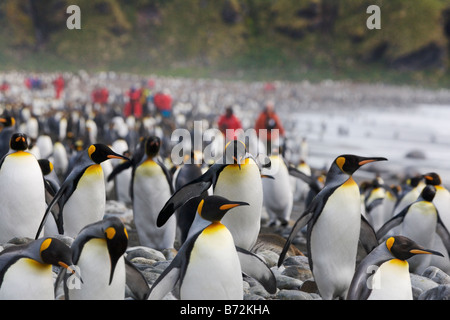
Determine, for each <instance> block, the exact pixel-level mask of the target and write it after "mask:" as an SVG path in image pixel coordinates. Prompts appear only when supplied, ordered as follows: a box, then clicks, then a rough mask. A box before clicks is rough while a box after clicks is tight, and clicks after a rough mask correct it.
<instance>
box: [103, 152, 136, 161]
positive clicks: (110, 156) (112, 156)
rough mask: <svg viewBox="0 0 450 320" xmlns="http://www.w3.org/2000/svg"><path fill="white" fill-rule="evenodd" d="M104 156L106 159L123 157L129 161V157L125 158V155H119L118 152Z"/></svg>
mask: <svg viewBox="0 0 450 320" xmlns="http://www.w3.org/2000/svg"><path fill="white" fill-rule="evenodd" d="M106 157H107V158H108V159H124V160H127V161H130V159H129V158H127V157H125V156H121V155H120V154H117V153H113V154H108V155H107V156H106Z"/></svg>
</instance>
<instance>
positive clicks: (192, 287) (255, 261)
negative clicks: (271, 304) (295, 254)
mask: <svg viewBox="0 0 450 320" xmlns="http://www.w3.org/2000/svg"><path fill="white" fill-rule="evenodd" d="M245 205H248V204H247V203H245V202H240V201H230V200H228V199H226V198H223V197H220V196H215V195H212V196H207V197H206V198H204V199H202V200H201V201H200V203H199V205H198V207H197V209H196V214H197V215H198V216H200V217H201V218H202V219H204V220H205V221H208V224H207V226H206V227H204V228H203V229H201V230H199V231H198V232H196V233H195V234H194V235H192V236H190V237H188V239H187V240H186V242H185V243H184V244H183V245H182V246H181V248H180V250H179V251H178V253H177V255H176V256H175V258H174V259H173V260H172V262H171V263H170V265H169V266H168V267H167V268H166V269H165V270H164V271H163V273H162V274H161V275H160V277H159V278H158V279H157V280H156V281H155V282H154V283H153V285H152V288H151V290H150V295H149V299H152V300H159V299H162V298H164V297H165V295H166V294H167V293H169V292H170V291H171V290H172V289H173V288H174V286H175V285H176V284H177V283H178V284H179V294H180V299H181V300H184V299H188V300H189V299H193V300H197V299H200V300H227V299H232V300H242V299H243V285H242V284H243V283H242V272H245V273H246V274H247V275H248V276H250V277H253V276H255V277H256V279H257V280H258V281H260V282H261V284H263V286H264V287H265V288H266V290H268V291H269V292H270V293H274V292H275V291H276V281H275V277H274V275H273V273H272V271H271V270H270V269H269V268H268V267H267V265H266V264H265V263H264V262H263V261H262V260H261V259H260V258H258V257H257V256H256V255H254V254H252V253H250V252H249V251H246V250H243V249H239V248H237V247H236V246H235V244H234V241H233V236H232V235H231V233H230V231H229V230H228V229H227V227H226V226H225V225H224V224H222V223H221V219H222V218H223V217H224V215H226V214H227V212H228V211H229V210H236V209H237V208H238V207H240V206H245ZM247 272H248V273H247Z"/></svg>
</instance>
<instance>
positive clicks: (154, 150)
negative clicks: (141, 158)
mask: <svg viewBox="0 0 450 320" xmlns="http://www.w3.org/2000/svg"><path fill="white" fill-rule="evenodd" d="M160 148H161V139H160V138H159V137H157V136H151V137H149V138H148V139H147V140H146V141H145V154H146V155H147V156H149V157H155V156H156V155H158V152H159V149H160Z"/></svg>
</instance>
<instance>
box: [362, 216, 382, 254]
mask: <svg viewBox="0 0 450 320" xmlns="http://www.w3.org/2000/svg"><path fill="white" fill-rule="evenodd" d="M359 241H360V242H361V245H362V246H363V247H364V249H365V250H366V252H367V253H370V252H371V251H372V250H373V249H375V248H376V247H377V246H378V239H377V235H376V233H375V230H374V229H373V228H372V226H371V225H370V223H369V221H367V220H366V218H364V216H363V215H361V231H360V234H359Z"/></svg>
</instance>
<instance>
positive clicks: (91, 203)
mask: <svg viewBox="0 0 450 320" xmlns="http://www.w3.org/2000/svg"><path fill="white" fill-rule="evenodd" d="M108 159H125V157H124V156H122V155H119V154H117V153H115V152H113V151H112V150H111V149H110V148H109V147H108V146H106V145H104V144H93V145H91V146H89V148H87V149H86V150H84V151H83V153H82V154H81V155H80V157H79V158H78V161H77V163H76V164H75V166H74V168H73V169H72V171H71V172H70V174H69V175H68V176H67V178H66V179H65V180H64V182H63V183H62V185H61V187H60V188H59V190H58V192H57V193H56V195H55V196H54V198H53V200H52V202H51V203H50V204H49V205H48V207H47V210H45V214H44V215H43V217H41V219H42V221H41V224H40V226H39V229H38V232H37V235H36V237H38V235H39V234H40V232H41V230H42V228H43V227H44V225H45V222H46V220H47V218H48V214H49V213H50V212H51V211H52V209H53V206H54V205H56V204H58V206H59V215H58V219H57V221H56V222H57V226H58V231H59V233H60V234H64V235H67V236H69V237H72V238H75V237H76V236H77V235H78V233H79V232H80V231H81V229H82V228H84V227H85V226H86V225H88V224H90V223H93V222H96V221H99V220H101V219H102V218H103V215H104V213H105V205H106V191H105V179H104V175H103V170H102V168H101V165H100V164H101V163H102V162H103V161H106V160H108Z"/></svg>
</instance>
